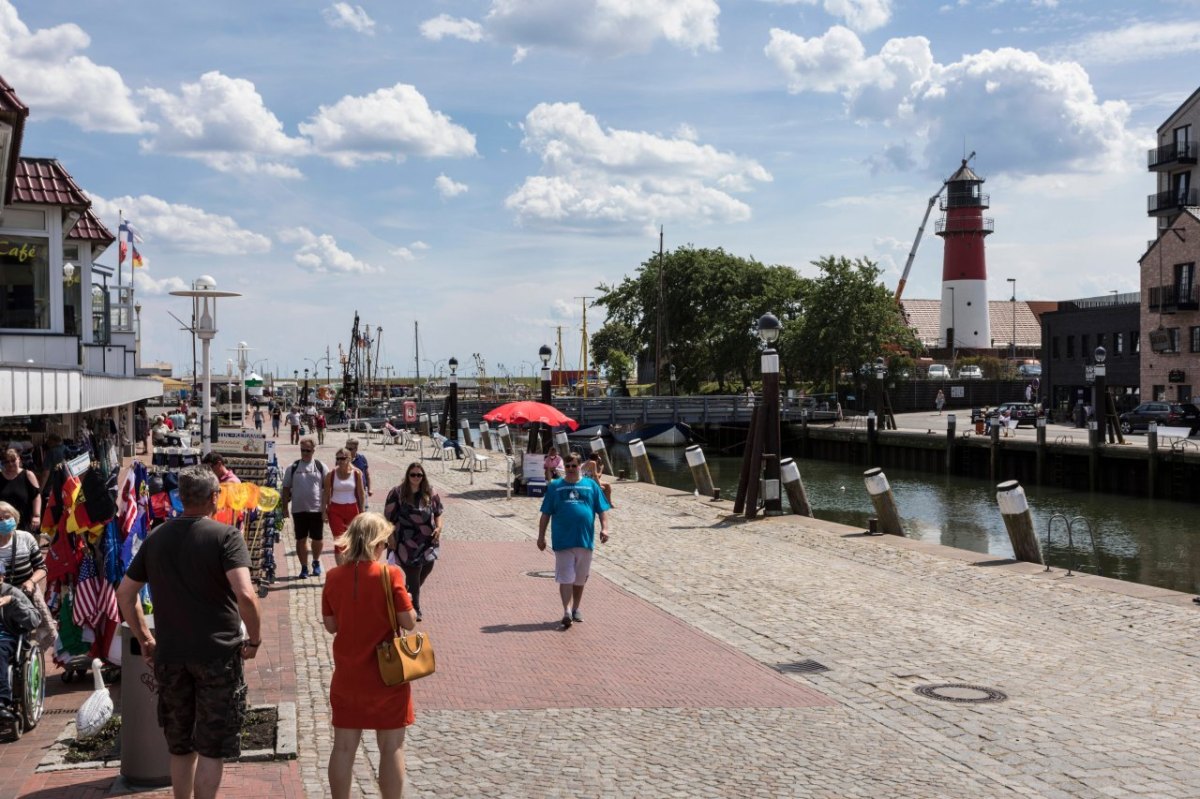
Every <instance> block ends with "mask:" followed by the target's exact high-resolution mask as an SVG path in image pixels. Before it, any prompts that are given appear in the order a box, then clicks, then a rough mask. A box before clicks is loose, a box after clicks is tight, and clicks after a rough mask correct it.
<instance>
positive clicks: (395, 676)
mask: <svg viewBox="0 0 1200 799" xmlns="http://www.w3.org/2000/svg"><path fill="white" fill-rule="evenodd" d="M380 575H381V576H382V579H383V595H384V596H385V597H387V606H388V620H389V621H390V622H391V624H392V635H391V636H390V637H389V638H388V639H387V640H386V641H382V642H380V643H379V644H378V645H377V646H376V647H375V659H376V660H378V661H379V676H380V677H382V678H383V684H384V685H402V684H404V683H406V682H412V681H413V680H419V679H421V678H422V677H428V676H429V675H430V674H433V672H434V671H435V670H436V667H435V666H434V662H433V642H432V641H430V640H429V636H428V635H426V634H425V633H418V632H412V633H409V632H408V631H406V630H401V629H400V625H398V624H397V623H396V605H395V603H394V602H393V600H392V581H391V579H390V578H389V577H388V566H387V564H386V563H385V564H383V569H382V570H381V571H380Z"/></svg>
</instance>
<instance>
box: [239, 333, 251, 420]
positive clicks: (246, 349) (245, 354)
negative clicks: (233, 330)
mask: <svg viewBox="0 0 1200 799" xmlns="http://www.w3.org/2000/svg"><path fill="white" fill-rule="evenodd" d="M237 356H238V371H239V373H240V375H239V376H240V377H241V379H242V427H245V426H246V367H248V366H249V365H250V345H248V344H247V343H246V342H244V341H239V342H238V346H237Z"/></svg>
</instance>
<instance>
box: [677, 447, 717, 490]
mask: <svg viewBox="0 0 1200 799" xmlns="http://www.w3.org/2000/svg"><path fill="white" fill-rule="evenodd" d="M683 454H684V456H685V457H686V458H687V463H688V468H689V469H691V470H692V480H693V481H694V482H695V483H696V491H697V493H699V494H700V496H702V497H708V498H709V499H712V497H713V481H712V474H711V473H710V472H709V471H708V461H706V460H705V459H704V450H702V449H700V445H699V444H693V445H692V446H690V447H688V448H687V449H686V450H684V453H683Z"/></svg>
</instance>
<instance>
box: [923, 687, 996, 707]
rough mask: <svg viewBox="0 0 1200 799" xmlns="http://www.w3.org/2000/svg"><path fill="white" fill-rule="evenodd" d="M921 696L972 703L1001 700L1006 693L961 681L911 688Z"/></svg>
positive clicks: (944, 700) (943, 700)
mask: <svg viewBox="0 0 1200 799" xmlns="http://www.w3.org/2000/svg"><path fill="white" fill-rule="evenodd" d="M913 690H914V691H916V692H917V693H918V694H920V695H921V696H927V697H929V698H930V699H937V700H939V701H942V702H961V703H966V704H972V705H979V704H985V703H987V702H1003V701H1004V700H1005V699H1008V694H1005V693H1004V692H1002V691H997V690H996V689H995V688H985V687H983V686H982V685H965V684H963V683H943V684H942V685H918V686H917V687H916V688H914V689H913Z"/></svg>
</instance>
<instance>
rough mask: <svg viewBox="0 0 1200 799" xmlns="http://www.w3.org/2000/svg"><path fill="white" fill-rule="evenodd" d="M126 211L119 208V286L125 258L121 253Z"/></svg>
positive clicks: (118, 285)
mask: <svg viewBox="0 0 1200 799" xmlns="http://www.w3.org/2000/svg"><path fill="white" fill-rule="evenodd" d="M124 214H125V212H124V211H122V210H121V209H120V208H118V209H117V288H120V287H121V264H122V263H124V261H125V258H124V256H122V255H121V231H122V230H123V229H124V227H125V215H124Z"/></svg>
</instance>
